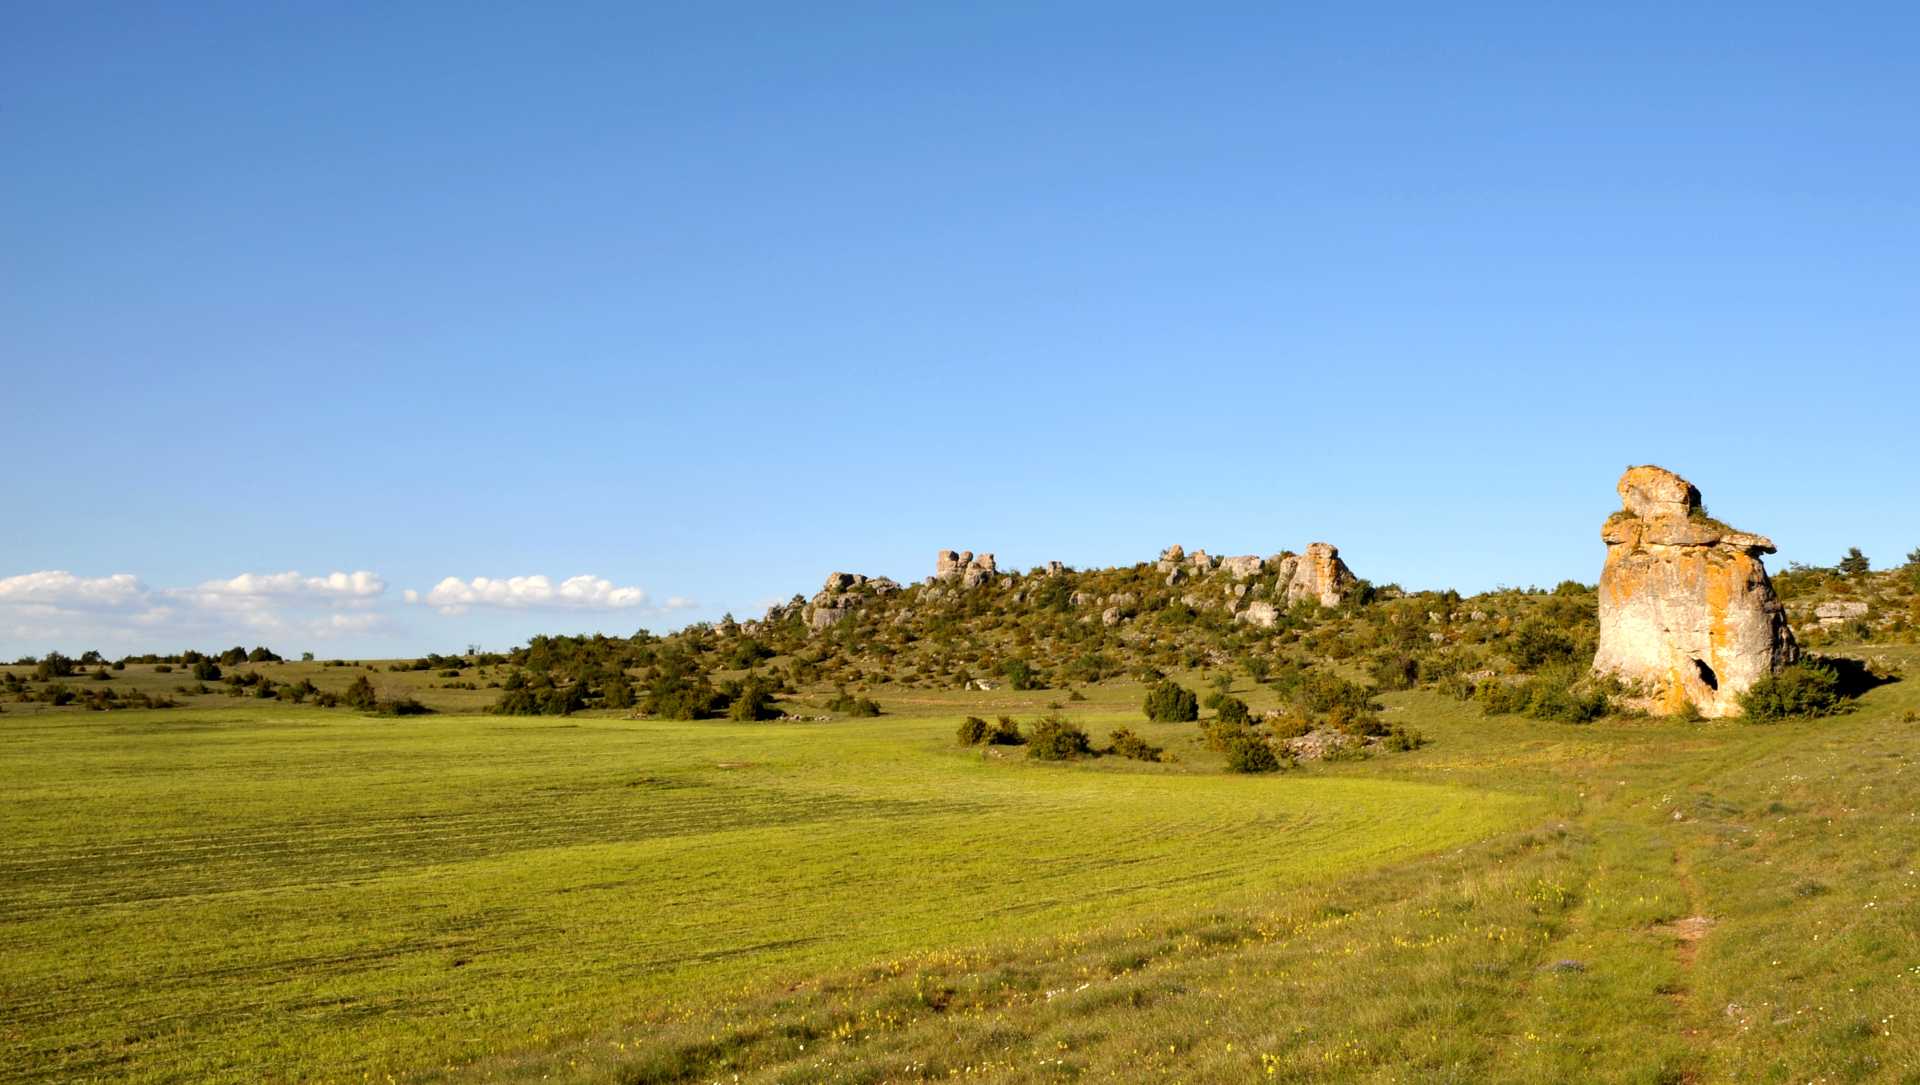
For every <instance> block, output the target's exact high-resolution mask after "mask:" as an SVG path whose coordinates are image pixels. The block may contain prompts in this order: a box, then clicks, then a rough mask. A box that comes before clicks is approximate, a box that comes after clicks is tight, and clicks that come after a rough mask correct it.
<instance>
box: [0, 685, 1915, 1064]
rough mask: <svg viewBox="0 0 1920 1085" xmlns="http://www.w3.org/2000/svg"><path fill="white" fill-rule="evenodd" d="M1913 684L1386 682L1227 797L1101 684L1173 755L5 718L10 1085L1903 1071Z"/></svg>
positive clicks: (582, 729)
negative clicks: (1323, 759)
mask: <svg viewBox="0 0 1920 1085" xmlns="http://www.w3.org/2000/svg"><path fill="white" fill-rule="evenodd" d="M1909 662H1912V661H1911V660H1910V661H1909ZM287 666H288V667H289V668H291V667H294V666H297V665H287ZM1916 687H1920V683H1916V682H1912V681H1909V682H1904V683H1896V684H1893V685H1890V686H1885V687H1882V688H1880V689H1877V690H1875V691H1873V692H1872V693H1870V694H1869V695H1868V697H1867V698H1866V700H1865V702H1864V703H1863V705H1862V707H1861V709H1860V711H1858V712H1856V713H1854V714H1852V715H1848V716H1845V717H1840V718H1837V719H1832V720H1825V721H1810V722H1804V723H1792V724H1786V725H1779V726H1773V727H1755V726H1746V725H1740V724H1717V725H1711V726H1699V725H1685V724H1677V723H1663V722H1657V721H1638V722H1609V723H1602V724H1598V725H1593V726H1587V727H1577V726H1568V725H1561V724H1546V723H1534V722H1527V721H1520V720H1517V719H1513V718H1498V719H1491V720H1489V719H1483V718H1481V717H1479V716H1478V714H1477V713H1476V712H1474V711H1473V710H1471V709H1470V708H1467V707H1465V706H1462V705H1459V704H1457V703H1454V702H1451V701H1448V700H1445V699H1442V698H1440V697H1437V696H1434V695H1431V694H1422V693H1410V694H1399V695H1392V696H1390V697H1388V698H1387V701H1388V702H1389V711H1388V718H1389V720H1390V721H1391V722H1409V723H1412V724H1414V725H1416V726H1418V727H1420V728H1421V729H1423V730H1425V731H1426V732H1427V733H1428V735H1429V736H1430V737H1432V738H1433V739H1434V740H1435V742H1434V744H1433V745H1432V746H1429V747H1427V748H1425V749H1422V750H1420V751H1417V752H1414V753H1410V754H1400V755H1393V756H1382V757H1377V758H1375V759H1373V760H1370V761H1366V762H1360V763H1353V764H1345V765H1339V766H1330V765H1329V766H1317V767H1313V768H1309V769H1305V770H1302V771H1299V772H1294V773H1288V774H1283V775H1279V776H1274V777H1264V778H1243V777H1234V776H1228V775H1223V774H1221V773H1219V772H1218V771H1217V766H1216V763H1215V762H1214V761H1213V760H1211V755H1209V754H1207V753H1206V752H1205V751H1204V750H1203V748H1202V747H1201V746H1200V745H1199V743H1198V742H1197V741H1196V740H1195V738H1194V736H1193V728H1192V725H1179V726H1148V725H1143V724H1142V723H1141V722H1140V719H1139V717H1138V715H1137V711H1136V709H1135V705H1136V704H1137V699H1138V690H1137V688H1135V687H1132V686H1126V685H1119V686H1114V687H1095V688H1092V689H1089V690H1088V691H1087V692H1088V694H1089V695H1090V697H1091V698H1092V699H1091V700H1090V701H1088V702H1086V703H1084V704H1080V703H1075V704H1071V705H1069V706H1068V710H1069V714H1071V715H1072V716H1073V717H1074V718H1075V719H1077V720H1079V721H1081V722H1083V723H1086V724H1087V725H1088V727H1089V730H1092V731H1094V732H1095V733H1096V735H1097V736H1102V737H1103V736H1104V733H1105V731H1106V730H1107V729H1110V728H1111V727H1114V726H1119V725H1122V724H1125V725H1129V726H1134V727H1135V728H1136V729H1139V730H1142V731H1143V732H1144V733H1146V734H1148V736H1149V737H1150V738H1152V739H1153V740H1154V741H1156V742H1163V743H1165V744H1167V745H1168V746H1169V748H1170V749H1172V750H1173V751H1174V752H1175V753H1176V755H1177V756H1178V757H1179V760H1178V761H1177V762H1175V763H1173V764H1168V765H1141V764H1138V763H1134V762H1119V761H1115V760H1113V759H1103V760H1101V761H1099V762H1095V763H1091V764H1072V765H1045V764H1032V763H1027V762H1025V761H1023V760H1022V759H1021V758H1020V756H1019V752H1018V751H1017V750H1013V751H1006V750H997V749H990V750H988V751H987V752H985V753H982V752H981V751H979V750H972V749H963V748H960V747H958V746H957V745H956V744H955V743H954V742H953V737H952V735H953V730H954V726H955V724H956V723H957V721H958V717H959V714H961V713H964V712H976V713H981V714H990V713H991V712H993V711H996V710H1000V711H1013V712H1015V713H1016V714H1018V715H1022V716H1025V717H1030V716H1031V715H1032V714H1033V713H1034V712H1036V711H1038V709H1039V707H1040V702H1041V701H1042V700H1044V699H1046V698H1049V697H1055V696H1058V694H1057V693H1037V694H1010V693H996V694H987V693H981V694H968V695H962V694H951V695H936V694H918V695H917V696H919V697H920V698H921V700H920V701H918V702H909V701H906V700H904V699H901V700H893V699H889V698H887V697H886V695H885V693H884V692H882V694H881V699H882V702H883V704H885V705H886V706H887V708H888V710H889V712H890V715H888V716H884V717H882V718H880V719H876V720H863V721H835V722H820V723H783V724H729V723H724V722H699V723H675V722H664V721H643V720H628V719H614V718H590V717H574V718H570V719H565V720H556V719H552V718H531V719H507V718H495V717H487V716H455V715H441V716H431V717H424V718H406V719H380V718H372V717H363V716H358V715H354V714H351V713H347V712H344V711H338V710H336V711H324V710H319V709H313V708H305V707H295V706H288V705H281V704H277V703H274V702H262V703H259V704H255V703H253V702H243V701H232V702H227V701H225V699H224V698H221V699H218V700H219V701H220V702H221V703H219V704H215V703H213V702H212V699H209V701H208V702H207V703H198V702H196V703H194V704H191V705H189V706H188V707H184V708H180V709H174V710H169V711H155V712H113V713H87V712H79V711H72V710H57V711H45V712H35V713H28V714H19V713H14V712H12V711H11V710H9V712H8V713H7V714H5V715H0V773H3V774H4V776H0V778H4V779H5V780H6V781H7V784H6V789H5V792H4V794H3V795H0V826H3V831H0V939H3V942H0V945H3V946H4V948H3V949H0V963H3V964H4V968H0V1081H85V1080H100V1081H108V1080H111V1081H181V1082H186V1081H261V1080H267V1081H304V1080H327V1081H361V1080H386V1079H387V1078H388V1077H391V1078H393V1079H394V1080H431V1079H436V1078H448V1079H456V1080H467V1079H497V1080H514V1081H520V1080H542V1079H552V1080H576V1079H585V1080H623V1081H630V1082H642V1081H669V1080H688V1081H696V1080H697V1081H707V1080H728V1081H730V1080H733V1079H734V1077H735V1075H738V1078H739V1080H742V1081H781V1082H803V1081H821V1082H826V1081H843V1080H868V1081H881V1080H913V1079H921V1078H942V1079H944V1078H949V1077H954V1076H962V1077H975V1078H983V1079H991V1080H1016V1081H1029V1080H1030V1081H1041V1080H1060V1079H1067V1078H1074V1077H1086V1078H1097V1079H1101V1080H1140V1079H1142V1078H1149V1077H1162V1076H1169V1077H1175V1078H1179V1079H1183V1080H1201V1081H1241V1080H1250V1079H1260V1080H1366V1081H1436V1080H1442V1081H1463V1082H1464V1081H1486V1080H1502V1081H1539V1082H1548V1081H1567V1080H1601V1081H1734V1080H1739V1081H1782V1082H1785V1081H1810V1080H1824V1081H1848V1080H1888V1081H1913V1080H1920V1076H1915V1073H1916V1070H1915V1068H1920V1033H1916V1031H1915V1026H1920V912H1916V911H1915V909H1914V898H1915V890H1916V888H1920V875H1916V873H1915V870H1914V867H1915V866H1916V865H1920V860H1916V858H1915V857H1914V856H1913V854H1912V852H1913V841H1914V839H1915V829H1916V819H1920V795H1917V794H1916V789H1915V787H1914V786H1913V779H1912V771H1913V767H1914V765H1915V764H1916V758H1920V734H1916V725H1914V724H1912V723H1910V722H1906V721H1905V715H1906V713H1908V712H1910V711H1911V710H1913V709H1915V708H1916V707H1920V688H1916ZM229 706H231V707H229ZM1256 707H1258V705H1257V704H1256ZM9 709H11V706H9Z"/></svg>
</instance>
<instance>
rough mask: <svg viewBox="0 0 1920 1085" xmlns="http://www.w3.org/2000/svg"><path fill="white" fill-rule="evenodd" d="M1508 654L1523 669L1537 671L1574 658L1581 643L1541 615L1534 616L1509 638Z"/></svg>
mask: <svg viewBox="0 0 1920 1085" xmlns="http://www.w3.org/2000/svg"><path fill="white" fill-rule="evenodd" d="M1506 649H1507V657H1508V658H1509V659H1512V660H1513V665H1514V666H1516V667H1518V668H1519V669H1520V670H1522V671H1536V670H1539V669H1540V668H1541V667H1544V666H1548V665H1549V664H1554V663H1567V662H1570V661H1572V659H1573V658H1574V656H1575V655H1576V654H1577V653H1578V651H1579V646H1578V645H1577V644H1576V643H1575V642H1574V639H1573V638H1572V637H1570V636H1568V635H1567V634H1566V632H1565V631H1563V630H1562V629H1560V628H1558V627H1557V626H1555V625H1553V624H1551V623H1549V622H1548V621H1546V620H1545V619H1542V618H1534V619H1531V620H1529V621H1527V622H1525V623H1523V624H1521V626H1520V627H1519V628H1518V629H1515V630H1514V631H1513V635H1512V636H1510V637H1508V638H1507V644H1506Z"/></svg>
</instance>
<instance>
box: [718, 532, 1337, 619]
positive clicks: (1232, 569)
mask: <svg viewBox="0 0 1920 1085" xmlns="http://www.w3.org/2000/svg"><path fill="white" fill-rule="evenodd" d="M1153 568H1154V570H1155V571H1154V572H1153V573H1151V574H1150V575H1152V576H1153V577H1155V578H1157V579H1163V580H1164V582H1165V586H1166V587H1169V588H1171V587H1173V586H1174V585H1176V584H1186V585H1187V588H1185V589H1184V590H1183V593H1182V594H1180V595H1179V597H1178V601H1179V604H1180V605H1181V606H1184V607H1188V608H1190V609H1192V610H1194V611H1208V610H1211V611H1221V612H1224V613H1225V615H1226V616H1228V617H1230V618H1231V619H1232V620H1233V621H1236V622H1241V623H1245V624H1251V625H1254V626H1256V627H1258V628H1263V629H1271V628H1274V627H1275V626H1276V625H1278V624H1279V623H1280V618H1281V616H1282V614H1283V613H1284V612H1285V611H1286V610H1287V609H1288V608H1290V607H1292V606H1293V605H1294V604H1296V603H1300V602H1302V601H1307V602H1312V603H1315V604H1319V605H1322V606H1328V607H1333V606H1338V605H1340V603H1341V601H1342V600H1343V599H1345V598H1346V597H1347V596H1348V595H1349V594H1350V593H1351V592H1352V591H1353V590H1354V589H1355V587H1356V586H1359V585H1360V583H1361V582H1360V581H1359V579H1358V578H1356V577H1355V576H1354V575H1353V572H1352V571H1351V570H1350V569H1348V568H1347V566H1346V563H1344V562H1342V561H1341V560H1340V554H1339V551H1338V550H1336V549H1334V547H1332V546H1331V545H1329V544H1327V543H1314V544H1313V545H1311V546H1309V547H1307V551H1306V553H1305V554H1300V555H1296V554H1294V553H1292V552H1291V551H1285V550H1283V551H1281V552H1280V553H1278V554H1275V555H1273V556H1272V557H1267V558H1262V557H1259V556H1258V555H1254V554H1243V555H1238V556H1234V557H1225V558H1222V557H1217V556H1214V555H1210V554H1208V553H1207V552H1206V551H1204V550H1194V551H1188V550H1186V549H1185V548H1183V547H1180V546H1171V547H1168V548H1167V549H1166V550H1165V551H1163V552H1162V553H1161V555H1160V557H1159V559H1158V561H1157V562H1155V563H1154V566H1153ZM1120 571H1122V570H1121V569H1114V570H1090V571H1086V572H1077V571H1076V570H1074V569H1071V568H1069V567H1068V566H1066V565H1063V564H1062V563H1060V562H1058V561H1051V562H1048V563H1046V564H1045V565H1044V566H1036V567H1034V568H1033V569H1032V570H1030V571H1029V572H1026V573H1021V572H1018V571H1009V572H1002V571H1001V570H1000V569H999V566H998V564H997V563H996V561H995V559H994V556H993V555H992V554H987V553H982V554H974V553H973V552H972V551H967V550H941V551H938V552H937V553H936V555H935V559H934V572H933V575H932V576H929V577H927V578H926V581H925V582H924V583H922V584H913V585H909V586H907V587H904V588H903V587H902V586H901V585H899V584H896V583H895V582H894V581H892V580H889V579H887V578H885V577H867V576H862V575H860V574H858V573H844V572H836V573H830V574H828V576H827V578H826V581H825V583H823V584H822V585H821V588H820V591H818V592H817V593H815V594H814V595H813V596H812V597H811V598H804V597H802V596H798V595H796V596H794V597H793V598H792V600H791V601H789V602H787V603H781V604H775V605H773V606H771V607H769V608H768V609H767V612H766V616H765V618H764V619H763V623H764V625H763V624H761V623H749V624H750V625H752V626H753V628H752V629H750V630H749V632H764V626H765V625H772V624H777V623H781V622H786V621H789V620H797V621H799V622H800V623H801V624H803V625H804V626H805V627H806V628H807V629H808V630H809V631H811V632H814V633H821V632H824V631H826V630H828V629H831V628H833V627H834V626H837V625H839V624H840V623H841V622H843V621H846V620H847V619H849V618H853V617H855V616H857V615H861V614H863V613H866V612H876V613H877V611H875V608H876V607H878V606H879V605H880V603H881V598H880V597H882V596H887V595H891V594H894V593H896V592H897V593H900V599H899V600H898V601H896V602H894V603H890V604H888V605H887V606H886V607H885V608H884V609H885V611H886V616H885V617H884V618H883V619H882V620H885V621H889V622H891V624H893V625H896V626H898V625H903V624H905V623H906V622H908V621H909V620H910V618H911V616H912V615H914V614H916V613H917V612H918V610H917V608H923V607H927V606H942V607H944V606H951V605H956V604H959V603H960V602H961V601H962V600H963V599H964V598H978V596H975V595H974V593H975V592H976V591H978V592H996V590H997V591H1001V592H1004V593H1005V595H1004V602H995V603H992V604H990V605H993V606H1008V605H1010V606H1012V607H1036V606H1043V607H1054V608H1059V607H1061V606H1064V607H1065V608H1067V609H1070V610H1074V611H1085V613H1084V614H1083V615H1082V616H1081V618H1080V620H1081V621H1085V622H1089V623H1093V622H1097V623H1099V624H1100V625H1103V626H1106V627H1109V628H1112V627H1117V626H1123V625H1126V624H1128V623H1130V622H1132V621H1133V620H1134V619H1135V618H1137V617H1139V616H1141V615H1142V614H1143V613H1144V612H1146V611H1151V610H1157V609H1159V608H1160V607H1162V606H1164V605H1166V604H1167V602H1169V601H1170V600H1171V593H1169V595H1167V596H1160V597H1158V598H1143V597H1142V596H1140V595H1136V594H1135V593H1134V592H1133V591H1118V592H1111V591H1109V592H1089V591H1086V590H1084V589H1082V588H1081V587H1080V585H1081V584H1084V583H1087V581H1088V580H1089V579H1097V578H1101V577H1104V576H1106V575H1108V574H1110V573H1116V572H1120ZM1060 577H1073V578H1075V579H1074V581H1073V584H1074V586H1073V588H1072V589H1071V590H1068V591H1065V592H1058V593H1057V592H1056V590H1055V589H1053V588H1044V587H1043V586H1044V585H1046V584H1048V583H1049V582H1052V581H1054V578H1060ZM996 594H997V592H996Z"/></svg>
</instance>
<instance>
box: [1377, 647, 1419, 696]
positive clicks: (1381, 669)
mask: <svg viewBox="0 0 1920 1085" xmlns="http://www.w3.org/2000/svg"><path fill="white" fill-rule="evenodd" d="M1369 674H1370V675H1371V676H1372V678H1373V684H1374V685H1376V686H1379V687H1380V688H1381V689H1412V688H1413V687H1415V686H1417V685H1419V684H1420V661H1419V660H1417V659H1415V658H1414V657H1412V656H1410V655H1406V654H1404V653H1399V652H1395V653H1391V654H1388V655H1383V656H1381V657H1379V658H1378V659H1375V660H1374V661H1373V665H1372V667H1370V668H1369Z"/></svg>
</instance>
